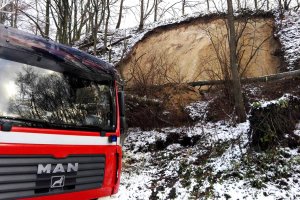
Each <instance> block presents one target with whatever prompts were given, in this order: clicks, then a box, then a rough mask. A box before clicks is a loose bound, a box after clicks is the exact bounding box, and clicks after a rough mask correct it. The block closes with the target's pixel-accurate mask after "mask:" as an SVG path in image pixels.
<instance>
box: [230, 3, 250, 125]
mask: <svg viewBox="0 0 300 200" xmlns="http://www.w3.org/2000/svg"><path fill="white" fill-rule="evenodd" d="M227 7H228V17H227V20H228V29H229V31H228V32H229V49H230V70H231V76H232V86H233V95H234V105H235V109H236V115H237V117H238V121H239V122H244V121H246V111H245V105H244V101H243V96H242V87H241V82H240V77H239V72H238V63H237V56H236V33H235V26H234V15H233V6H232V0H227Z"/></svg>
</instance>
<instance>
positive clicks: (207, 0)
mask: <svg viewBox="0 0 300 200" xmlns="http://www.w3.org/2000/svg"><path fill="white" fill-rule="evenodd" d="M206 6H207V12H209V9H210V8H209V0H206Z"/></svg>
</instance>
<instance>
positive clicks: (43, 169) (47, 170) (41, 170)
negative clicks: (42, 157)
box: [37, 163, 78, 174]
mask: <svg viewBox="0 0 300 200" xmlns="http://www.w3.org/2000/svg"><path fill="white" fill-rule="evenodd" d="M52 169H53V170H52ZM77 171H78V163H67V166H66V167H64V165H63V164H62V163H58V164H56V165H55V164H53V165H52V164H38V170H37V174H55V173H65V172H67V173H69V172H77Z"/></svg>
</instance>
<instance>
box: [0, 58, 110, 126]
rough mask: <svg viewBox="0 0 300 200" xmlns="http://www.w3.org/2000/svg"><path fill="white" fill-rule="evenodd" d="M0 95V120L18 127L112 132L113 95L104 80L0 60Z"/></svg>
mask: <svg viewBox="0 0 300 200" xmlns="http://www.w3.org/2000/svg"><path fill="white" fill-rule="evenodd" d="M62 71H63V70H62ZM0 94H1V97H0V118H1V119H7V120H10V121H12V122H14V123H15V124H16V125H18V126H27V127H28V126H38V127H40V126H42V127H47V128H53V127H55V128H57V127H60V128H71V129H72V128H74V129H77V128H78V129H86V130H97V131H99V130H112V129H114V122H113V121H114V120H113V119H114V116H113V115H114V112H113V108H114V98H113V96H114V92H113V87H112V84H111V82H108V81H106V82H99V81H93V80H87V79H82V78H80V77H77V76H75V75H71V74H68V73H64V72H57V71H52V70H50V69H46V67H45V68H40V67H36V66H31V65H28V64H24V63H18V62H13V61H9V60H5V59H2V58H0Z"/></svg>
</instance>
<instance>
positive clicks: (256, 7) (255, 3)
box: [254, 0, 258, 10]
mask: <svg viewBox="0 0 300 200" xmlns="http://www.w3.org/2000/svg"><path fill="white" fill-rule="evenodd" d="M254 7H255V10H257V9H258V5H257V0H254Z"/></svg>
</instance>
